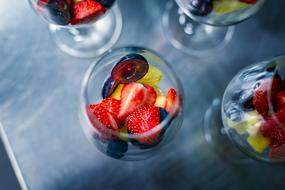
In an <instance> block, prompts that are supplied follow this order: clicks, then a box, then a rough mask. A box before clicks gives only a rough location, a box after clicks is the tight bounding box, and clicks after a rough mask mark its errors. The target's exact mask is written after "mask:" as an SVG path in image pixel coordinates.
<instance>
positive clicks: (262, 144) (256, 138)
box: [246, 130, 270, 153]
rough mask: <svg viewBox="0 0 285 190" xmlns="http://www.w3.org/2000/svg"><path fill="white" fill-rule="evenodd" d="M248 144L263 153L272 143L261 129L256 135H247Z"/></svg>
mask: <svg viewBox="0 0 285 190" xmlns="http://www.w3.org/2000/svg"><path fill="white" fill-rule="evenodd" d="M246 140H247V142H248V144H249V145H250V146H251V147H252V148H253V149H254V150H255V151H256V152H258V153H262V152H263V151H264V150H265V149H266V148H267V147H268V146H269V144H270V140H269V139H268V138H265V137H264V136H263V135H262V134H261V132H260V130H258V131H257V132H256V134H254V135H250V136H248V137H247V139H246Z"/></svg>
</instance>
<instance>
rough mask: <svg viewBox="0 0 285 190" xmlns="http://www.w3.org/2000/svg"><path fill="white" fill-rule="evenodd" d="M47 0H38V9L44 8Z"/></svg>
mask: <svg viewBox="0 0 285 190" xmlns="http://www.w3.org/2000/svg"><path fill="white" fill-rule="evenodd" d="M48 1H49V0H38V6H39V7H44V6H45V5H46V4H47V3H48Z"/></svg>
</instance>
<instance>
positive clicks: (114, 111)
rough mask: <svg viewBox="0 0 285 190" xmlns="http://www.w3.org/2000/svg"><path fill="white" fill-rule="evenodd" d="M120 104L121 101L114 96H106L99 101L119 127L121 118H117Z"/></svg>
mask: <svg viewBox="0 0 285 190" xmlns="http://www.w3.org/2000/svg"><path fill="white" fill-rule="evenodd" d="M120 104H121V102H120V101H119V100H116V99H114V98H106V99H104V100H103V101H102V102H101V106H103V107H104V108H105V109H106V110H107V111H108V112H109V113H110V114H111V115H112V117H113V118H114V119H115V121H116V123H117V124H118V126H119V127H121V126H122V125H121V124H122V120H121V119H119V118H118V115H119V111H120Z"/></svg>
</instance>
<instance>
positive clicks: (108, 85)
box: [102, 77, 119, 99]
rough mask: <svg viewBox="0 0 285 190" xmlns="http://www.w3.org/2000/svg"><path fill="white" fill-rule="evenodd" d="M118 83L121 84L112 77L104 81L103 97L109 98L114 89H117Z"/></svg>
mask: <svg viewBox="0 0 285 190" xmlns="http://www.w3.org/2000/svg"><path fill="white" fill-rule="evenodd" d="M118 85H119V84H118V83H116V82H115V81H114V80H113V79H112V78H111V77H109V78H108V79H107V80H106V81H105V82H104V85H103V88H102V97H103V98H104V99H105V98H108V97H109V96H110V95H111V94H112V93H113V92H114V90H115V89H116V87H117V86H118Z"/></svg>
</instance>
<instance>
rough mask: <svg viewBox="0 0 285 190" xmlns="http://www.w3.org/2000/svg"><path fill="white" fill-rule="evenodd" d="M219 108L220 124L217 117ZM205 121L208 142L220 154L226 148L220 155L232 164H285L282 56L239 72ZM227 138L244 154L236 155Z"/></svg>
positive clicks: (284, 57)
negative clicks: (258, 162) (231, 161)
mask: <svg viewBox="0 0 285 190" xmlns="http://www.w3.org/2000/svg"><path fill="white" fill-rule="evenodd" d="M220 108H222V122H223V124H222V123H220V118H221V117H220V115H219V114H216V113H218V112H219V109H220ZM204 121H205V123H204V127H205V136H206V139H207V141H208V142H209V143H211V144H212V145H214V147H216V148H217V149H219V150H221V147H225V148H223V149H222V151H221V153H222V155H228V156H229V158H231V160H234V161H241V160H243V159H247V158H248V157H249V158H253V159H256V160H260V161H266V162H271V163H275V162H285V56H279V57H275V58H272V59H269V60H266V61H262V62H260V63H257V64H254V65H251V66H248V67H246V68H244V69H243V70H241V71H240V72H239V73H238V74H237V75H236V76H235V77H234V78H233V79H232V81H231V82H230V83H229V84H228V86H227V88H226V91H225V93H224V97H223V100H222V103H221V104H219V101H218V100H216V102H214V103H213V105H212V106H211V107H210V108H209V109H208V111H207V112H206V116H205V119H204ZM221 131H222V133H221ZM227 138H229V139H230V140H231V142H232V143H233V144H234V145H235V146H236V147H237V148H238V149H239V150H240V151H241V152H242V153H244V154H238V151H236V150H237V149H235V147H234V146H233V145H232V143H228V141H226V140H227ZM233 155H239V156H233Z"/></svg>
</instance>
